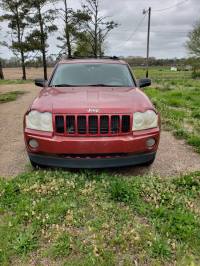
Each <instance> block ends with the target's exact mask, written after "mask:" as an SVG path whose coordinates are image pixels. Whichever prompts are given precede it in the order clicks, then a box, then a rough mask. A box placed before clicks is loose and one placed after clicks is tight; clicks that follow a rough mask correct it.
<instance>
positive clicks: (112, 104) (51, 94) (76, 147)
mask: <svg viewBox="0 0 200 266" xmlns="http://www.w3.org/2000/svg"><path fill="white" fill-rule="evenodd" d="M88 62H90V63H91V62H92V63H105V64H109V63H112V64H113V63H114V64H126V63H125V62H124V61H116V60H99V59H98V60H97V59H95V60H67V61H61V62H60V63H59V64H78V63H88ZM126 65H127V64H126ZM133 78H134V77H133ZM135 82H136V81H135ZM90 108H95V109H98V115H104V114H105V115H113V114H116V115H126V114H127V115H130V116H131V120H132V119H133V113H134V112H145V111H146V110H149V109H151V110H154V111H155V112H157V111H156V109H155V107H154V106H153V104H152V103H151V101H150V100H149V98H148V97H147V96H146V95H145V93H144V92H143V91H142V90H140V89H139V88H135V87H133V88H130V87H127V88H121V87H106V88H105V87H67V88H53V87H46V88H44V89H42V90H41V91H40V93H39V96H38V97H37V98H36V99H35V100H34V102H33V104H32V105H31V107H30V110H37V111H39V112H52V113H53V128H54V132H53V133H47V132H40V131H36V130H30V129H27V128H26V125H25V123H24V137H25V143H26V148H27V151H28V153H35V154H49V155H67V154H91V155H93V154H115V153H116V154H117V153H124V154H140V153H148V152H156V151H157V148H158V144H159V139H160V126H159V127H158V128H155V129H149V130H144V131H138V132H131V133H127V134H124V135H122V134H121V135H120V134H118V135H117V134H116V135H109V136H105V137H104V136H87V135H85V136H76V135H75V136H67V135H66V134H64V135H63V134H61V135H59V134H58V133H56V134H55V115H66V114H67V115H70V114H73V115H82V114H84V115H88V114H89V113H88V112H89V111H88V110H89V109H90ZM90 115H91V114H90ZM131 128H132V122H131ZM150 137H153V138H154V139H155V140H156V144H155V146H154V147H152V148H151V149H148V148H147V145H146V141H147V139H148V138H150ZM30 139H36V140H37V141H38V143H39V148H38V149H35V150H34V149H31V148H30V147H29V145H28V142H29V140H30Z"/></svg>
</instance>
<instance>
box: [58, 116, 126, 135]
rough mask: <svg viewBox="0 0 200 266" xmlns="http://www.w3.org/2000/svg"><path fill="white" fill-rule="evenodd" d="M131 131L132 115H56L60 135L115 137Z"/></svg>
mask: <svg viewBox="0 0 200 266" xmlns="http://www.w3.org/2000/svg"><path fill="white" fill-rule="evenodd" d="M130 131H131V116H130V115H55V132H56V133H57V134H59V135H71V136H101V135H102V136H109V135H111V136H113V135H121V134H127V133H130Z"/></svg>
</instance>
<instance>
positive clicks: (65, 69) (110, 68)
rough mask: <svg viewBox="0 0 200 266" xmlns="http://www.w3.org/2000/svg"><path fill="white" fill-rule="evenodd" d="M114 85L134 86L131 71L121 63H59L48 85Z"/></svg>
mask: <svg viewBox="0 0 200 266" xmlns="http://www.w3.org/2000/svg"><path fill="white" fill-rule="evenodd" d="M62 85H63V87H64V85H68V86H80V87H81V86H95V85H104V86H114V87H135V83H134V80H133V77H132V75H131V72H130V70H129V68H128V66H127V65H123V64H102V63H101V64H99V63H93V64H89V63H87V64H86V63H84V64H60V65H58V67H57V69H56V71H55V73H54V76H53V78H52V80H51V84H50V86H61V87H62Z"/></svg>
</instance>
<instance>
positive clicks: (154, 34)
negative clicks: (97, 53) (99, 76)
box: [0, 0, 200, 58]
mask: <svg viewBox="0 0 200 266" xmlns="http://www.w3.org/2000/svg"><path fill="white" fill-rule="evenodd" d="M99 1H100V9H101V15H103V16H108V20H114V21H115V22H117V23H118V24H119V26H118V27H117V28H116V29H114V30H113V31H112V32H111V33H110V34H109V36H108V39H107V41H106V44H105V49H106V52H105V54H107V55H116V56H145V55H146V45H147V25H148V16H147V15H146V16H144V15H143V10H144V9H148V8H149V7H151V8H152V15H151V35H150V56H153V57H156V58H182V57H187V56H188V55H189V54H188V51H187V49H186V47H185V43H186V41H187V39H188V37H187V35H188V32H189V31H191V30H192V28H193V26H194V24H195V23H196V22H197V21H198V20H200V15H199V14H200V0H164V1H163V0H99ZM68 4H69V6H70V7H72V8H75V9H76V8H80V6H81V0H68ZM57 23H58V24H59V25H60V21H57ZM59 28H60V27H59ZM58 34H59V32H58V33H56V34H54V35H52V36H51V37H50V38H49V40H48V42H49V48H48V53H49V54H51V53H53V54H55V53H58V52H59V49H58V48H57V41H56V37H57V35H58ZM0 38H1V40H2V39H3V40H6V39H8V34H7V28H6V24H5V23H4V24H2V30H1V32H0ZM0 56H1V57H3V58H9V57H10V56H12V53H11V52H10V51H9V50H8V49H7V48H2V47H1V48H0Z"/></svg>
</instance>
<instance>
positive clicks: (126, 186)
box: [0, 171, 200, 266]
mask: <svg viewBox="0 0 200 266" xmlns="http://www.w3.org/2000/svg"><path fill="white" fill-rule="evenodd" d="M199 195H200V172H199V173H192V174H190V175H187V176H181V177H178V178H171V179H167V180H166V179H161V178H158V177H152V176H145V177H141V176H138V177H128V178H127V177H126V178H125V177H123V176H117V175H111V174H110V173H106V172H102V173H98V172H94V171H80V172H78V173H72V172H62V171H35V172H29V173H24V174H22V175H20V176H18V177H16V178H14V179H12V180H10V181H6V180H1V182H0V217H1V219H0V235H1V238H0V264H1V265H21V264H23V265H24V264H25V265H30V261H31V259H32V258H34V259H35V260H36V261H37V263H38V265H40V264H41V262H42V261H47V262H51V264H53V263H54V264H55V265H70V266H71V265H133V263H137V264H138V265H164V263H165V265H169V264H173V263H174V261H176V262H177V265H199V262H200V212H199V211H200V210H199V203H200V200H199Z"/></svg>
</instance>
